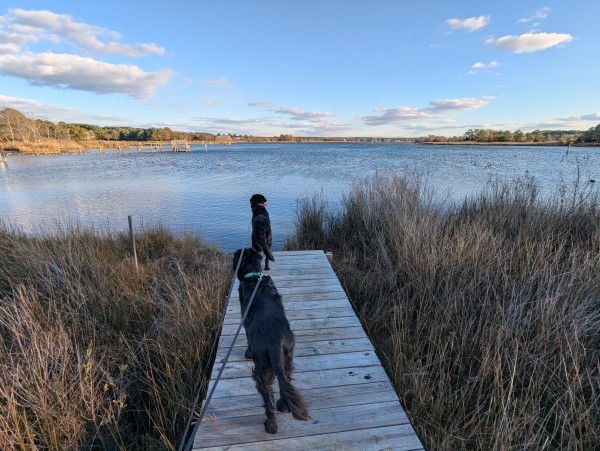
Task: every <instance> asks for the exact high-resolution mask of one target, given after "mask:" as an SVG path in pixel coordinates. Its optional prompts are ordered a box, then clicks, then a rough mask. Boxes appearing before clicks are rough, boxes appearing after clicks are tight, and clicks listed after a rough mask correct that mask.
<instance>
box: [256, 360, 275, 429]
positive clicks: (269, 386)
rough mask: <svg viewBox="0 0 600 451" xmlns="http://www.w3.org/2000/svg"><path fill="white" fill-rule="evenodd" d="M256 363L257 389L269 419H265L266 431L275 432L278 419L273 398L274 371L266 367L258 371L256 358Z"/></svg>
mask: <svg viewBox="0 0 600 451" xmlns="http://www.w3.org/2000/svg"><path fill="white" fill-rule="evenodd" d="M254 365H255V370H254V381H255V382H256V389H257V390H258V393H260V394H261V396H262V397H263V402H264V403H265V415H266V416H267V419H266V420H265V431H267V432H268V433H269V434H275V433H276V432H277V419H276V418H275V405H274V399H273V379H274V375H273V371H271V370H270V369H265V368H262V369H261V370H258V371H257V369H258V368H259V367H258V362H256V360H255V361H254Z"/></svg>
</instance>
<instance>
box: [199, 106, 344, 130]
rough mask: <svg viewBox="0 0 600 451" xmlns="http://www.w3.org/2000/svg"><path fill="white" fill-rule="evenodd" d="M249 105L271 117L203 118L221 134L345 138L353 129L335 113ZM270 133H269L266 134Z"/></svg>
mask: <svg viewBox="0 0 600 451" xmlns="http://www.w3.org/2000/svg"><path fill="white" fill-rule="evenodd" d="M248 106H250V107H256V108H262V109H264V110H266V111H267V112H268V113H269V116H267V117H253V118H238V117H226V118H220V117H206V118H202V119H200V120H201V121H203V122H204V123H205V124H206V125H207V126H208V127H210V128H211V129H213V130H218V131H219V132H220V133H245V134H258V135H261V134H264V133H269V132H270V133H272V134H278V133H290V131H291V132H292V133H293V134H296V135H298V136H341V135H342V134H343V133H346V132H349V131H354V129H353V128H351V127H349V126H347V125H344V124H339V123H337V122H335V121H334V118H335V114H334V113H331V112H322V111H306V110H304V109H302V108H292V107H282V106H277V105H275V104H274V103H272V102H266V101H253V102H249V103H248ZM266 130H269V132H266Z"/></svg>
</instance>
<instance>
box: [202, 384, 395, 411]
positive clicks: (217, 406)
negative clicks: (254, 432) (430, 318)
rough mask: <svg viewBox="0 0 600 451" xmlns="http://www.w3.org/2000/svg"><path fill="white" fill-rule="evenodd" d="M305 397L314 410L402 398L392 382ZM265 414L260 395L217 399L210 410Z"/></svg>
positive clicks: (311, 392) (314, 391)
mask: <svg viewBox="0 0 600 451" xmlns="http://www.w3.org/2000/svg"><path fill="white" fill-rule="evenodd" d="M302 395H303V396H304V399H305V401H306V404H307V405H308V406H309V408H310V410H311V411H314V410H317V409H327V408H334V407H343V406H357V405H362V404H372V403H373V402H374V400H375V399H377V400H378V402H387V401H398V396H397V395H396V393H395V392H394V391H393V390H391V389H390V384H389V382H375V383H372V384H363V385H362V386H361V389H360V390H356V387H355V386H354V385H347V386H339V387H335V389H332V388H331V387H327V388H315V389H310V390H303V391H302ZM264 412H265V408H264V406H263V403H262V398H261V397H260V395H259V394H258V392H255V393H254V394H253V395H246V396H235V397H231V398H217V399H213V400H212V401H211V403H210V406H209V408H208V410H207V413H208V414H210V415H213V417H216V418H226V417H239V416H246V415H260V414H263V413H264Z"/></svg>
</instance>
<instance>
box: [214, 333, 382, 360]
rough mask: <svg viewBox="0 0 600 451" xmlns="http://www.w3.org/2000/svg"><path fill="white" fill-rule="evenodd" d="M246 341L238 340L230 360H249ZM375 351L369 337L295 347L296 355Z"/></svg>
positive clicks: (222, 355) (221, 354) (224, 352)
mask: <svg viewBox="0 0 600 451" xmlns="http://www.w3.org/2000/svg"><path fill="white" fill-rule="evenodd" d="M228 350H229V346H220V347H219V350H218V351H217V357H216V360H215V362H216V363H221V362H222V361H223V360H222V359H224V358H225V356H226V355H227V351H228ZM245 350H246V342H245V340H244V342H243V343H241V342H240V341H236V343H235V346H234V347H233V350H232V352H231V355H230V356H229V361H235V360H248V359H246V358H245V357H244V351H245ZM361 351H363V352H364V351H373V345H372V344H371V341H370V340H369V339H368V338H366V337H365V338H352V339H350V340H320V341H307V342H304V343H302V342H301V343H297V344H296V348H295V349H294V356H295V357H304V356H314V355H328V354H342V353H345V352H361Z"/></svg>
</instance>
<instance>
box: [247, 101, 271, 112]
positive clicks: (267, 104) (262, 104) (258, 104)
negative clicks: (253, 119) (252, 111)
mask: <svg viewBox="0 0 600 451" xmlns="http://www.w3.org/2000/svg"><path fill="white" fill-rule="evenodd" d="M248 106H255V107H259V108H266V109H267V110H269V111H275V110H276V109H277V107H276V106H275V104H273V103H271V102H260V101H258V102H249V103H248Z"/></svg>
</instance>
